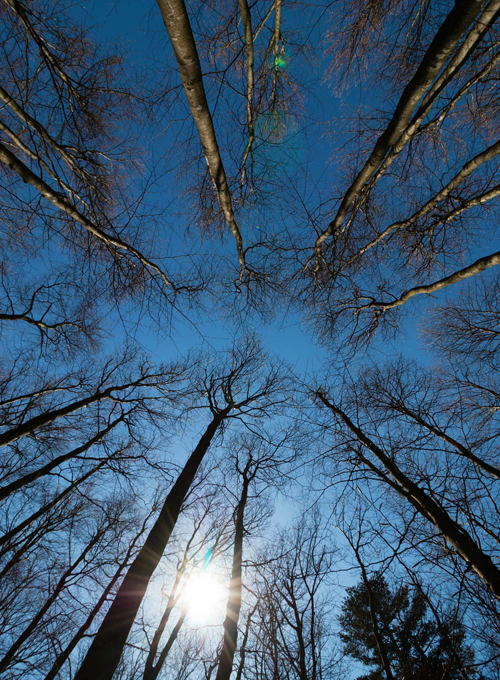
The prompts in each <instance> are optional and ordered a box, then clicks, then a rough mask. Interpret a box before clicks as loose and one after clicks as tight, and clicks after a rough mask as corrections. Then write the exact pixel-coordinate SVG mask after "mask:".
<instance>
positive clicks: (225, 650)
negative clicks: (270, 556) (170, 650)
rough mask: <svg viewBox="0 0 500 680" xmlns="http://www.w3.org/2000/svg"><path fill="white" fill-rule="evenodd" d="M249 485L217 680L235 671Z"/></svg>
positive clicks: (239, 518) (240, 515)
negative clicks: (234, 662)
mask: <svg viewBox="0 0 500 680" xmlns="http://www.w3.org/2000/svg"><path fill="white" fill-rule="evenodd" d="M249 484H250V479H249V478H248V477H247V476H245V477H244V479H243V489H242V492H241V498H240V500H239V503H238V508H237V510H236V527H235V532H234V551H233V568H232V572H231V585H230V588H229V598H228V601H227V608H226V618H225V621H224V640H223V643H222V652H221V657H220V661H219V668H218V670H217V678H216V680H229V677H230V675H231V672H232V670H233V659H234V653H235V651H236V643H237V641H238V621H239V618H240V609H241V561H242V553H243V530H244V515H245V506H246V503H247V499H248V486H249Z"/></svg>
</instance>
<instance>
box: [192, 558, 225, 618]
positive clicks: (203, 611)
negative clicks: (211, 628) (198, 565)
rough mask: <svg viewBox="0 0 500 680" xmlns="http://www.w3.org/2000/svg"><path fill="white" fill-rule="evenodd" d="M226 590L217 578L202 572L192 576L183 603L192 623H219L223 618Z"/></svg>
mask: <svg viewBox="0 0 500 680" xmlns="http://www.w3.org/2000/svg"><path fill="white" fill-rule="evenodd" d="M226 599H227V589H226V588H225V587H224V586H223V585H222V583H221V581H220V580H219V579H218V578H217V576H215V575H213V574H210V573H209V572H208V571H203V572H201V573H198V574H193V576H192V577H191V578H190V579H189V583H188V584H187V586H186V592H185V595H184V601H185V603H186V605H187V608H188V616H189V619H190V620H191V622H192V623H194V624H198V625H203V624H212V623H214V624H215V623H219V621H221V620H222V619H223V618H224V611H225V604H226Z"/></svg>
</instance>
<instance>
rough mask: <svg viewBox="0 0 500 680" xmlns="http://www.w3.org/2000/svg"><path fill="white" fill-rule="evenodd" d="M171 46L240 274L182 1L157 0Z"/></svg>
mask: <svg viewBox="0 0 500 680" xmlns="http://www.w3.org/2000/svg"><path fill="white" fill-rule="evenodd" d="M157 1H158V6H159V7H160V11H161V14H162V17H163V21H164V23H165V28H166V29H167V32H168V35H169V36H170V41H171V43H172V47H173V48H174V53H175V57H176V59H177V64H178V65H179V73H180V75H181V80H182V85H183V86H184V91H185V93H186V97H187V100H188V104H189V108H190V110H191V115H192V116H193V119H194V122H195V123H196V128H197V130H198V135H199V137H200V141H201V145H202V147H203V151H204V153H205V158H206V161H207V165H208V171H209V172H210V177H211V178H212V181H213V183H214V185H215V188H216V190H217V195H218V197H219V201H220V204H221V207H222V212H223V213H224V218H225V220H226V222H227V225H228V227H229V229H230V230H231V233H232V234H233V236H234V239H235V241H236V248H237V251H238V259H239V262H240V267H241V274H243V272H244V271H246V270H247V266H246V262H245V250H244V248H243V239H242V236H241V232H240V230H239V227H238V225H237V223H236V219H235V217H234V211H233V203H232V200H231V193H230V191H229V187H228V184H227V177H226V171H225V170H224V165H223V163H222V157H221V154H220V150H219V145H218V143H217V137H216V135H215V128H214V122H213V120H212V115H211V113H210V109H209V107H208V102H207V96H206V94H205V86H204V85H203V74H202V71H201V64H200V58H199V56H198V50H197V48H196V42H195V40H194V36H193V31H192V29H191V23H190V21H189V16H188V13H187V10H186V5H185V4H184V0H157Z"/></svg>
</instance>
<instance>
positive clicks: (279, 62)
mask: <svg viewBox="0 0 500 680" xmlns="http://www.w3.org/2000/svg"><path fill="white" fill-rule="evenodd" d="M285 67H286V59H285V57H283V56H281V55H278V56H277V57H276V59H275V60H274V68H276V69H284V68H285Z"/></svg>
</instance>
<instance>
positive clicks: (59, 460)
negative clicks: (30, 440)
mask: <svg viewBox="0 0 500 680" xmlns="http://www.w3.org/2000/svg"><path fill="white" fill-rule="evenodd" d="M125 415H126V414H124V413H123V414H122V415H121V416H120V417H119V418H116V419H115V420H113V421H111V423H109V425H108V426H107V427H105V428H104V430H101V431H99V432H98V433H97V434H96V435H95V436H94V437H92V438H91V439H89V440H88V442H86V443H85V444H82V445H81V446H77V447H76V448H75V449H72V450H71V451H68V452H67V453H63V454H61V455H60V456H56V458H53V459H52V460H51V461H50V462H48V463H47V464H46V465H43V466H42V467H40V468H38V469H37V470H33V472H29V473H28V474H26V475H23V476H22V477H20V478H19V479H16V480H15V481H14V482H11V483H10V484H6V485H5V486H2V487H0V501H3V500H4V499H5V498H7V497H8V496H10V495H11V494H12V493H14V492H15V491H18V490H19V489H22V487H23V486H27V485H28V484H31V483H32V482H35V481H36V480H37V479H40V477H43V476H44V475H47V474H49V472H51V471H52V470H53V469H54V468H56V467H58V466H59V465H62V464H63V463H65V462H66V461H67V460H71V458H76V457H77V456H79V455H81V454H82V453H85V451H88V450H89V449H90V448H91V447H92V446H93V445H94V444H97V442H99V441H101V439H103V438H104V437H105V436H106V435H107V434H108V432H111V430H112V429H113V428H114V427H115V426H116V425H118V424H119V423H121V422H122V421H123V420H124V418H125Z"/></svg>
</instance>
